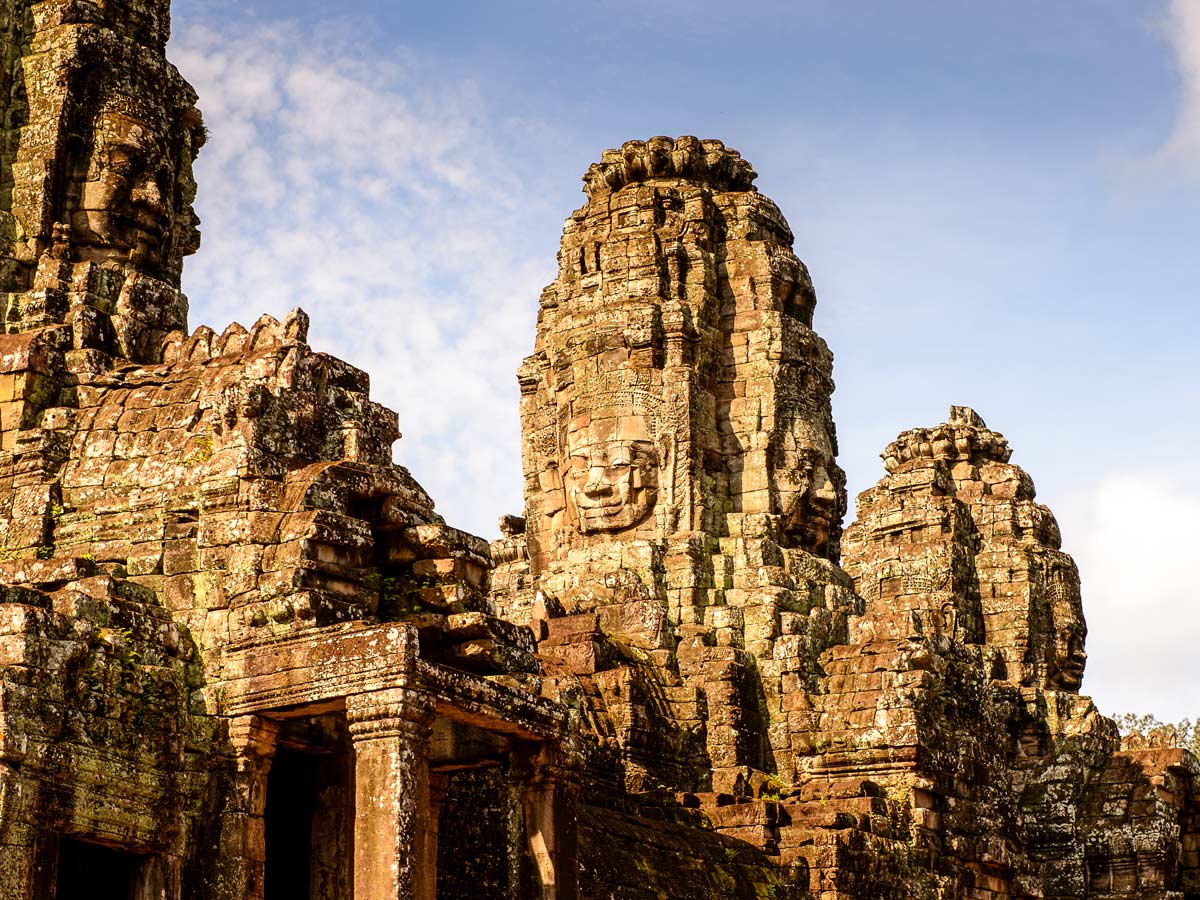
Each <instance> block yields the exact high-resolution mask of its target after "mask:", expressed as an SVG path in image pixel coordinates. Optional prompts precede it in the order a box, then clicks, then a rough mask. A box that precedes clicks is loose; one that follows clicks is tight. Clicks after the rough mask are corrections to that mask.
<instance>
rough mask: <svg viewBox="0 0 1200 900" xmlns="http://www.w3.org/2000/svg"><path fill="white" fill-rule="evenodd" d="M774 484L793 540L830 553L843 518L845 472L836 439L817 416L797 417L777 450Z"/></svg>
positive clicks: (785, 527) (811, 550)
mask: <svg viewBox="0 0 1200 900" xmlns="http://www.w3.org/2000/svg"><path fill="white" fill-rule="evenodd" d="M773 462H774V466H773V478H772V485H773V488H774V490H775V491H776V492H777V495H778V497H777V502H778V504H779V506H778V509H779V511H780V513H781V514H782V516H783V527H782V531H783V535H784V537H785V539H786V541H787V543H788V544H790V545H792V546H797V547H800V548H801V549H803V550H807V551H808V552H809V553H812V554H814V555H816V556H827V555H828V553H829V550H830V539H831V538H832V537H833V532H834V529H835V527H836V526H837V524H838V523H839V522H840V521H841V517H842V513H843V512H844V509H842V504H841V491H840V490H839V484H838V479H839V478H843V476H842V475H841V470H840V469H839V468H838V467H837V464H836V463H835V462H834V450H833V441H832V439H831V438H830V436H829V434H828V433H827V432H826V430H825V429H824V428H823V427H822V426H821V425H820V423H816V422H804V421H799V420H797V421H794V422H792V423H791V427H790V428H788V429H785V430H784V433H783V436H782V440H781V442H780V443H779V444H778V445H777V446H776V450H775V453H774V460H773Z"/></svg>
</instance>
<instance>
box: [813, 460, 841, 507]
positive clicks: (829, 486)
mask: <svg viewBox="0 0 1200 900" xmlns="http://www.w3.org/2000/svg"><path fill="white" fill-rule="evenodd" d="M812 494H813V499H814V500H816V501H817V502H818V503H820V504H822V505H823V506H832V505H833V504H834V503H836V502H837V489H836V488H835V487H834V486H833V481H832V480H831V479H830V477H829V474H828V473H827V472H826V471H825V470H824V469H819V470H818V471H817V473H816V476H815V477H814V478H813V489H812Z"/></svg>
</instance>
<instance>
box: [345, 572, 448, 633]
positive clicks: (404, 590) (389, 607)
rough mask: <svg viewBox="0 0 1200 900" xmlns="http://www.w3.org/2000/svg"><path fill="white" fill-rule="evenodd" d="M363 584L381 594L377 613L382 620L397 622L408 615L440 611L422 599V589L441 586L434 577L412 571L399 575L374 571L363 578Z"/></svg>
mask: <svg viewBox="0 0 1200 900" xmlns="http://www.w3.org/2000/svg"><path fill="white" fill-rule="evenodd" d="M363 585H364V587H366V588H367V590H369V591H372V592H376V593H378V594H379V606H378V608H377V611H376V615H378V617H379V620H380V621H381V622H396V621H399V620H400V619H402V618H404V616H406V615H413V614H416V613H425V612H437V611H438V610H435V609H434V608H432V607H430V606H428V605H427V604H425V603H423V602H422V601H421V592H422V591H424V590H426V589H428V588H436V587H440V586H441V585H440V583H439V582H437V581H435V580H434V579H432V578H422V577H421V576H419V575H415V574H413V573H412V572H405V573H402V574H398V575H382V574H380V573H378V572H372V573H371V574H370V575H368V576H367V577H366V578H364V579H363Z"/></svg>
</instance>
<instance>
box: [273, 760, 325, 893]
mask: <svg viewBox="0 0 1200 900" xmlns="http://www.w3.org/2000/svg"><path fill="white" fill-rule="evenodd" d="M317 763H318V760H317V759H316V757H313V756H308V755H306V754H303V753H293V752H288V751H280V752H279V753H278V754H277V755H276V756H275V761H274V762H273V763H272V764H271V771H270V773H269V774H268V776H267V808H266V813H265V826H266V845H267V848H266V849H267V860H266V872H265V873H264V879H265V880H264V883H263V887H264V891H265V894H266V900H309V898H310V890H309V885H310V884H311V881H312V830H313V813H314V812H315V811H316V806H317Z"/></svg>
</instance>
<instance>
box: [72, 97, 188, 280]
mask: <svg viewBox="0 0 1200 900" xmlns="http://www.w3.org/2000/svg"><path fill="white" fill-rule="evenodd" d="M94 134H95V139H94V141H93V144H92V148H91V153H90V156H89V157H88V158H87V159H86V160H85V161H84V160H81V163H82V165H81V166H80V169H79V174H80V177H79V179H78V181H77V183H76V186H75V191H76V193H77V199H76V201H75V205H74V211H73V213H72V216H71V236H72V239H73V242H74V244H75V246H76V247H77V248H79V250H80V252H81V253H82V255H83V258H85V259H91V260H95V261H103V260H108V259H115V260H119V261H121V262H130V263H132V264H134V265H137V266H139V267H140V266H147V267H155V266H157V265H159V264H160V263H161V261H162V254H163V249H164V246H165V244H166V242H167V240H168V238H169V235H170V231H171V227H172V223H173V222H174V218H175V201H176V189H177V184H176V182H177V173H176V171H175V164H174V162H173V161H172V159H171V155H170V153H169V152H168V151H167V148H166V146H165V142H164V139H163V136H162V135H160V134H158V133H156V131H155V129H154V128H152V127H151V126H150V125H148V124H147V123H145V122H142V121H139V120H138V119H135V118H133V117H132V116H129V115H126V114H124V113H118V112H102V113H100V114H99V116H97V118H96V122H95V130H94Z"/></svg>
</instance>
